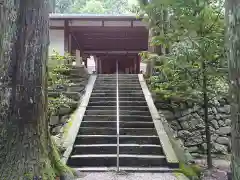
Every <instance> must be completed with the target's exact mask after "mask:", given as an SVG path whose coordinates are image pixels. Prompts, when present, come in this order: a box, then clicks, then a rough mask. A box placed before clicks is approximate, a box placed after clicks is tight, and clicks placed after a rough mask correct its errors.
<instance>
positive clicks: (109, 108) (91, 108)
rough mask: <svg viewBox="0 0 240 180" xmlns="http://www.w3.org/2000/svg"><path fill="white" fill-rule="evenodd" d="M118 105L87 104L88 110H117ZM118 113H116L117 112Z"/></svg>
mask: <svg viewBox="0 0 240 180" xmlns="http://www.w3.org/2000/svg"><path fill="white" fill-rule="evenodd" d="M116 109H117V107H116V106H87V108H86V110H100V111H101V110H116ZM115 115H116V114H115Z"/></svg>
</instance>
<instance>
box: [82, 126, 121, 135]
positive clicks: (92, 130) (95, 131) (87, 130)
mask: <svg viewBox="0 0 240 180" xmlns="http://www.w3.org/2000/svg"><path fill="white" fill-rule="evenodd" d="M116 133H117V129H116V127H114V128H110V127H103V128H100V127H80V129H79V131H78V134H81V135H115V134H116Z"/></svg>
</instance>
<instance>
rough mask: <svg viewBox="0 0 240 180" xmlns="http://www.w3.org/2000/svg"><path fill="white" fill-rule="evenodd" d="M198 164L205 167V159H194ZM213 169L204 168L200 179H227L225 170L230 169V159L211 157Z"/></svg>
mask: <svg viewBox="0 0 240 180" xmlns="http://www.w3.org/2000/svg"><path fill="white" fill-rule="evenodd" d="M196 163H198V164H199V165H200V166H202V167H203V168H205V169H206V167H207V163H206V160H203V159H198V160H196ZM213 167H214V168H213V169H212V170H207V169H206V170H205V171H204V173H203V175H202V177H201V180H228V177H227V172H229V171H230V161H228V160H223V159H213Z"/></svg>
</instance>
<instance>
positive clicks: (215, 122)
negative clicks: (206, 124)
mask: <svg viewBox="0 0 240 180" xmlns="http://www.w3.org/2000/svg"><path fill="white" fill-rule="evenodd" d="M211 124H212V125H213V127H214V128H215V129H218V128H219V126H218V122H217V120H212V121H211Z"/></svg>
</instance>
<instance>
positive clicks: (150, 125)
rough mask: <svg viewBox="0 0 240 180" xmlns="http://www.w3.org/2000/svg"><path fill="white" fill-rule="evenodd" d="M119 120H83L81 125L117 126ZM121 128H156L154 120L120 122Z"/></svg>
mask: <svg viewBox="0 0 240 180" xmlns="http://www.w3.org/2000/svg"><path fill="white" fill-rule="evenodd" d="M116 126H117V121H111V122H109V121H82V123H81V127H111V128H115V127H116ZM119 127H120V128H154V123H153V122H137V121H135V122H122V121H120V122H119Z"/></svg>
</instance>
